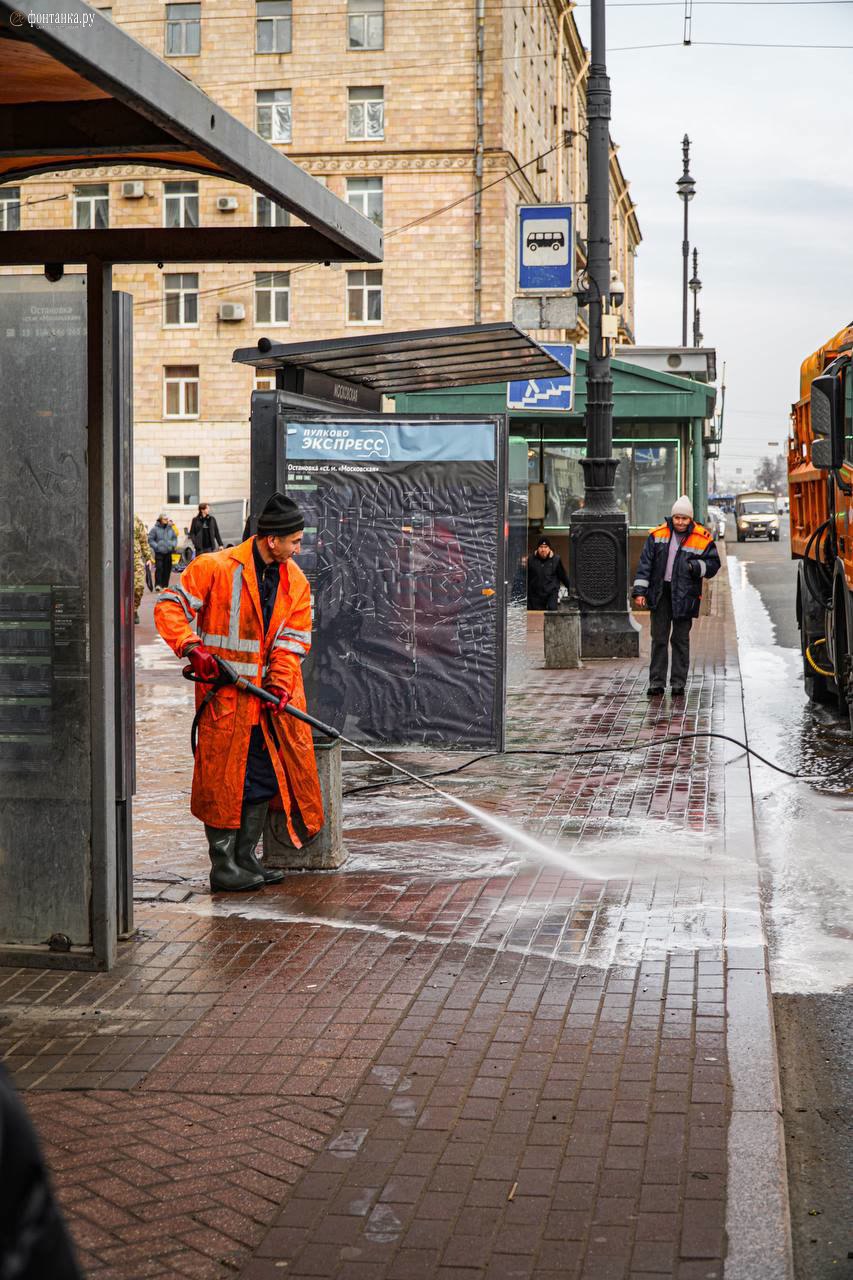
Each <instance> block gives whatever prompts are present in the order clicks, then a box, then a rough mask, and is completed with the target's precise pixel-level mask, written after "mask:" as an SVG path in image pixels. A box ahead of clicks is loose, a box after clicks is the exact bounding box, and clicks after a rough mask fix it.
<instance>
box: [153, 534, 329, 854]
mask: <svg viewBox="0 0 853 1280" xmlns="http://www.w3.org/2000/svg"><path fill="white" fill-rule="evenodd" d="M253 541H254V539H252V538H249V539H248V540H247V541H246V542H242V543H240V545H239V546H237V547H229V548H227V549H226V550H224V551H215V552H213V553H210V554H208V555H203V556H199V557H198V558H197V559H196V560H193V561H192V562H191V563H190V564H189V565H188V566H187V568H186V569H185V570H184V572H183V573H182V574H181V579H180V584H179V585H177V586H169V587H167V588H166V589H165V590H164V591H163V592H162V594H161V595H160V599H159V600H158V602H157V605H156V607H155V609H154V620H155V622H156V624H157V630H158V631H159V632H160V635H161V636H162V637H163V639H164V640H165V641H166V643H167V644H168V645H170V646H171V648H172V649H173V650H174V651H175V653H176V654H177V655H178V657H182V656H183V654H184V653H185V651H186V649H187V648H188V647H189V646H190V645H192V644H197V643H198V642H199V641H201V643H202V644H203V645H204V646H205V648H206V649H209V650H210V652H211V653H213V654H214V655H215V656H216V657H222V658H225V659H227V661H228V662H230V663H231V665H232V666H233V667H235V668H236V669H237V671H239V673H240V674H241V675H243V676H246V677H247V678H248V679H249V680H250V681H251V682H252V684H255V685H258V686H261V685H264V686H267V687H269V686H278V687H279V688H282V689H285V690H287V691H289V692H290V695H291V698H290V700H291V702H292V703H293V705H294V706H295V707H298V708H300V709H301V710H305V709H306V706H305V689H304V686H303V683H302V670H301V665H300V664H301V661H302V659H303V658H304V657H305V655H306V654H307V653H308V652H309V650H310V648H311V591H310V588H309V586H308V580H307V578H306V577H305V574H304V573H303V572H302V570H301V569H300V568H299V567H298V565H296V564H294V562H293V561H292V560H288V561H287V562H286V563H285V564H283V565H280V566H279V586H278V593H277V595H276V599H275V607H274V609H273V613H272V618H271V619H270V624H269V627H268V628H267V630H266V634H264V624H263V614H262V611H261V597H260V592H259V590H258V581H257V574H256V571H255V565H254V559H253V555H252V543H253ZM193 623H195V624H196V626H197V631H196V630H193V625H192V624H193ZM207 691H208V686H205V685H196V707H198V706H199V705H200V703H201V701H202V699H203V698H204V696H205V693H206V692H207ZM258 723H260V724H261V726H262V729H263V735H264V739H265V741H266V744H267V750H268V751H269V753H270V760H271V761H272V765H273V768H274V770H275V775H276V779H277V781H278V788H279V796H280V800H281V807H282V808H283V810H284V812H285V814H286V815H287V825H288V830H289V832H290V837H291V839H292V840H293V842H294V844H295V845H296V846H297V848H298V847H300V840H299V837H298V835H297V833H296V831H295V830H294V826H293V821H292V818H293V807H294V803H295V805H296V807H297V808H298V810H299V814H300V816H301V818H302V823H303V825H304V827H305V829H306V830H307V832H308V835H309V837H310V836H313V835H315V834H316V833H317V832H318V831H319V830H320V828H321V827H322V825H323V801H322V797H321V795H320V782H319V779H318V777H317V764H316V761H315V759H314V742H313V739H312V737H311V729H310V727H309V726H308V725H307V724H304V723H302V722H301V721H299V720H297V719H296V718H295V717H293V716H288V715H287V713H286V712H284V713H282V714H279V715H274V716H271V715H270V714H269V713H268V712H267V711H266V710H264V709H263V704H262V703H261V702H260V701H259V700H258V699H257V698H254V697H252V695H251V694H249V693H241V692H240V691H239V690H238V689H236V688H235V687H234V686H233V685H230V686H228V685H226V686H225V687H224V688H222V689H220V690H218V692H217V693H216V695H215V697H214V698H213V699H212V701H211V702H209V703H208V705H207V707H206V708H205V710H204V711H203V713H202V716H201V720H200V721H199V728H198V750H197V752H196V758H195V770H194V773H193V788H192V801H191V805H190V808H191V809H192V812H193V814H194V815H195V816H196V817H197V818H199V819H200V820H201V821H202V822H204V823H206V824H207V825H208V826H211V827H220V828H233V827H239V826H240V815H241V811H242V806H243V787H244V783H245V778H246V759H247V756H248V752H249V739H250V737H251V733H252V728H253V726H254V725H256V724H258ZM272 805H273V807H277V802H276V799H275V798H274V799H273V801H272Z"/></svg>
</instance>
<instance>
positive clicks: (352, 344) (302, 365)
mask: <svg viewBox="0 0 853 1280" xmlns="http://www.w3.org/2000/svg"><path fill="white" fill-rule="evenodd" d="M233 358H234V360H235V361H236V362H237V363H238V364H251V365H254V366H255V368H256V369H277V368H281V367H283V366H290V367H291V368H297V369H311V370H313V371H314V372H315V373H323V374H326V375H328V376H331V377H334V378H341V379H343V380H345V381H346V382H350V383H356V384H360V385H362V386H365V387H369V388H371V389H372V390H374V391H381V392H382V393H383V394H384V395H394V394H400V393H402V392H406V391H431V390H437V389H439V388H442V387H464V386H470V385H475V384H478V383H484V382H498V381H504V382H507V381H517V380H520V379H523V378H558V377H561V376H562V375H564V374H565V373H566V372H567V370H566V368H565V366H564V365H562V364H561V363H560V362H559V361H558V360H556V359H555V358H554V357H553V356H552V355H549V353H548V352H547V351H545V350H544V349H543V348H542V347H540V346H539V344H538V343H536V342H534V341H533V340H532V338H529V337H528V336H527V334H526V333H522V331H521V330H520V329H517V328H516V327H515V325H514V324H509V323H496V324H475V325H463V326H459V327H456V328H452V329H420V330H418V329H416V330H409V331H408V332H405V333H371V334H360V335H359V336H358V337H353V338H329V339H325V340H324V341H321V342H293V343H280V342H270V340H269V339H268V338H261V340H260V342H259V343H258V345H257V347H248V348H243V349H242V350H239V351H235V352H234V357H233Z"/></svg>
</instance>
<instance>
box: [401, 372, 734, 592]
mask: <svg viewBox="0 0 853 1280" xmlns="http://www.w3.org/2000/svg"><path fill="white" fill-rule="evenodd" d="M586 363H587V352H586V351H582V350H578V351H577V353H576V369H575V396H574V407H573V409H572V410H571V412H569V413H566V412H549V411H548V410H544V409H531V410H522V411H516V410H511V411H510V429H509V435H510V451H511V463H510V470H511V472H512V473H514V475H515V477H516V478H517V480H518V479H520V467H519V464H520V462H521V459H522V457H523V456H524V455H525V454H526V461H527V484H528V497H529V508H528V521H529V531H530V535H531V538H535V537H538V536H539V535H540V533H546V534H547V535H548V536H549V537H551V538H552V541H553V542H554V545H555V546H556V547H557V548H558V550H559V551H560V554H561V555H562V557H563V561H564V563H567V562H568V558H569V524H570V521H571V515H572V512H573V511H575V510H577V508H578V507H580V506H581V505H582V504H583V471H582V469H581V466H580V459H581V458H582V457H583V456H584V453H585V448H586V446H585V443H584V412H585V410H586ZM613 384H614V388H613V390H614V408H613V449H614V453H615V454H616V455H617V456H618V457H619V459H620V462H621V466H620V467H619V469H618V471H617V473H616V498H617V501H618V502H619V504H620V505H621V506H622V508H623V510H624V511H625V513H626V515H627V517H628V524H629V528H630V546H629V558H630V568H631V571H632V573H633V570H634V569H635V567H636V563H637V560H638V558H639V555H640V549H641V547H642V544H643V541H644V539H645V537H646V535H647V533H648V531H649V529H650V528H652V527H653V526H654V525H656V524H658V523H660V521H661V520H662V519H663V518H664V517H665V516H667V515H668V514H669V510H670V507H671V505H672V503H673V502H674V501H675V499H676V498H677V497H678V495H679V494H680V493H687V494H689V495H690V497H691V499H692V502H693V507H694V510H695V512H696V518H697V520H700V521H701V520H703V519H704V518H705V516H706V514H707V511H706V507H707V492H708V485H707V459H708V456H709V455H710V452H711V449H712V447H713V435H712V424H711V419H712V416H713V412H714V404H715V398H716V393H715V390H714V388H713V387H712V386H709V385H708V384H707V383H705V382H701V381H698V380H694V379H693V378H690V377H685V376H683V375H677V374H671V373H662V372H658V371H657V370H653V369H649V368H645V367H643V366H641V365H639V364H635V363H632V362H630V361H629V360H620V359H614V361H613ZM395 400H396V409H397V412H398V413H441V414H460V413H465V414H495V413H505V412H506V411H507V386H506V383H503V382H500V383H490V384H488V385H484V386H472V387H455V388H452V389H448V390H445V391H440V392H438V391H435V392H421V393H416V394H414V393H410V394H406V395H397V396H396V397H395ZM517 480H516V482H517ZM511 483H512V478H511Z"/></svg>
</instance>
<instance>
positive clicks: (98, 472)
mask: <svg viewBox="0 0 853 1280" xmlns="http://www.w3.org/2000/svg"><path fill="white" fill-rule="evenodd" d="M86 317H87V333H86V346H87V351H86V366H87V382H88V461H89V653H90V664H91V665H90V670H91V679H90V685H89V691H90V706H91V725H92V947H93V952H94V959H95V963H96V965H97V966H98V967H102V968H110V967H111V966H112V965H113V964H114V963H115V956H116V945H117V940H118V925H117V918H116V870H117V868H116V854H115V851H116V785H115V783H116V767H115V621H114V617H113V611H114V601H115V572H116V565H115V542H114V532H113V501H112V496H113V495H112V489H113V475H114V457H113V450H114V441H113V374H112V370H113V294H112V267H111V266H110V265H109V264H108V263H104V262H102V261H101V260H100V259H99V258H89V259H88V260H87V262H86Z"/></svg>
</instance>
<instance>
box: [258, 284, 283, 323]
mask: <svg viewBox="0 0 853 1280" xmlns="http://www.w3.org/2000/svg"><path fill="white" fill-rule="evenodd" d="M255 324H290V272H289V271H256V272H255Z"/></svg>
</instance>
